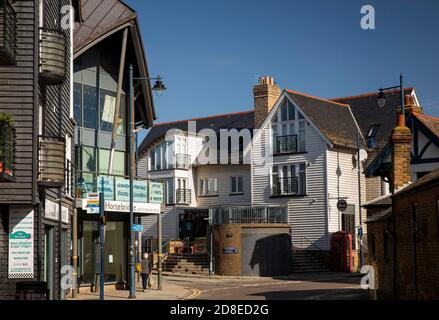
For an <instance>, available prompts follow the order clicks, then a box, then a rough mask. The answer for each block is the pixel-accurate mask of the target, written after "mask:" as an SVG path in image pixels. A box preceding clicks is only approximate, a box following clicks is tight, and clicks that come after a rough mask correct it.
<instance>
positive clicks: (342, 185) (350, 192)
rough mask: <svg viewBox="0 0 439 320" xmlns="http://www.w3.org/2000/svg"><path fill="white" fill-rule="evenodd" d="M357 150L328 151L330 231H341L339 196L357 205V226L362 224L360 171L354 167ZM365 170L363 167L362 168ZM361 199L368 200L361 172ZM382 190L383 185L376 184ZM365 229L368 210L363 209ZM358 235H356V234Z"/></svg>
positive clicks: (363, 201) (364, 179)
mask: <svg viewBox="0 0 439 320" xmlns="http://www.w3.org/2000/svg"><path fill="white" fill-rule="evenodd" d="M354 154H355V151H349V150H341V149H336V150H334V149H332V150H328V151H327V172H328V197H329V201H328V220H329V232H330V233H334V232H337V231H341V229H342V225H341V212H340V211H339V210H338V209H337V201H338V197H339V196H340V197H346V198H347V199H346V201H347V203H348V204H350V205H355V227H356V229H358V227H359V225H360V212H359V207H360V206H359V195H358V171H357V168H356V166H355V167H354V161H353V158H352V157H353V156H354ZM338 167H340V172H341V176H340V177H338V175H337V168H338ZM361 172H363V167H362V168H361ZM360 179H361V201H362V203H363V204H364V203H365V202H366V193H367V192H366V191H367V188H366V177H365V176H364V174H361V178H360ZM376 188H377V189H379V192H380V191H381V186H380V185H379V184H377V185H376ZM361 214H362V220H363V229H364V233H366V225H365V224H364V222H365V221H366V210H364V209H362V210H361ZM354 237H356V235H354Z"/></svg>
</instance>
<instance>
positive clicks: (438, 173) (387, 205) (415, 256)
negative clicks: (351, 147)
mask: <svg viewBox="0 0 439 320" xmlns="http://www.w3.org/2000/svg"><path fill="white" fill-rule="evenodd" d="M414 116H417V117H420V115H416V114H414ZM412 117H413V115H412ZM422 117H424V116H422ZM403 120H404V119H403V117H400V121H399V122H398V126H397V127H396V128H395V129H394V131H393V134H392V137H391V143H392V155H391V174H392V182H393V186H392V189H393V190H395V192H394V194H393V195H388V196H384V197H380V198H377V199H375V200H372V201H370V202H368V203H366V204H365V207H366V209H367V216H368V220H367V224H368V231H369V233H368V243H369V258H368V260H369V261H368V264H370V265H372V266H373V267H374V269H375V290H371V296H372V297H373V298H377V299H401V300H418V299H420V300H430V299H439V274H438V272H437V270H438V267H439V261H438V259H437V254H438V253H439V170H434V171H432V172H430V173H428V174H426V175H424V176H422V177H420V178H419V179H418V180H416V181H415V182H413V183H410V180H411V174H410V173H411V172H410V171H411V169H412V167H413V152H412V151H413V148H411V146H410V144H411V143H412V139H411V136H412V135H411V132H414V139H415V140H416V139H417V134H416V133H417V130H418V129H419V128H421V129H422V128H423V127H412V131H411V130H410V129H409V128H407V127H405V126H404V121H403ZM430 120H431V121H433V120H432V119H430ZM433 133H434V132H433V131H430V132H429V134H428V135H429V136H430V141H433V142H434V140H435V135H433ZM431 144H432V142H427V144H426V147H424V149H426V148H428V147H429V146H430V145H431ZM416 149H417V148H416V143H415V148H414V150H416ZM415 153H416V152H415ZM424 153H425V152H424ZM432 159H433V158H432ZM410 161H411V163H410ZM412 177H413V176H412Z"/></svg>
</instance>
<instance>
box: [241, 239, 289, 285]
mask: <svg viewBox="0 0 439 320" xmlns="http://www.w3.org/2000/svg"><path fill="white" fill-rule="evenodd" d="M249 245H251V241H250V243H249ZM246 249H247V248H245V247H243V248H242V255H243V256H242V259H243V261H242V262H243V264H242V268H243V270H242V274H243V275H249V276H260V277H273V276H282V275H288V274H289V273H290V265H291V236H290V235H289V234H278V235H273V236H269V237H265V238H262V239H258V240H256V241H255V242H254V248H253V250H249V251H247V250H246ZM246 251H247V252H249V253H251V257H250V261H245V260H247V258H248V256H247V255H246V254H245V252H246Z"/></svg>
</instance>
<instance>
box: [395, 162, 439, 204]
mask: <svg viewBox="0 0 439 320" xmlns="http://www.w3.org/2000/svg"><path fill="white" fill-rule="evenodd" d="M438 182H439V169H437V170H434V171H432V172H430V173H428V174H426V175H425V176H423V177H422V178H420V179H418V180H416V181H415V182H412V183H411V184H409V185H408V186H407V187H405V188H404V189H402V190H400V191H398V192H396V193H395V194H394V195H393V197H399V196H401V195H404V194H406V193H408V192H411V191H415V190H418V189H419V188H422V187H424V186H427V185H430V184H432V183H438Z"/></svg>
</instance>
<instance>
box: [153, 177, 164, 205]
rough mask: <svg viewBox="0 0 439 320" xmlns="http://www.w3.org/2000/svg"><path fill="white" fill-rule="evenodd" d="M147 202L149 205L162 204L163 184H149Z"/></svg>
mask: <svg viewBox="0 0 439 320" xmlns="http://www.w3.org/2000/svg"><path fill="white" fill-rule="evenodd" d="M149 202H150V203H160V204H161V203H163V202H164V198H163V183H161V182H152V181H151V182H149Z"/></svg>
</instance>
